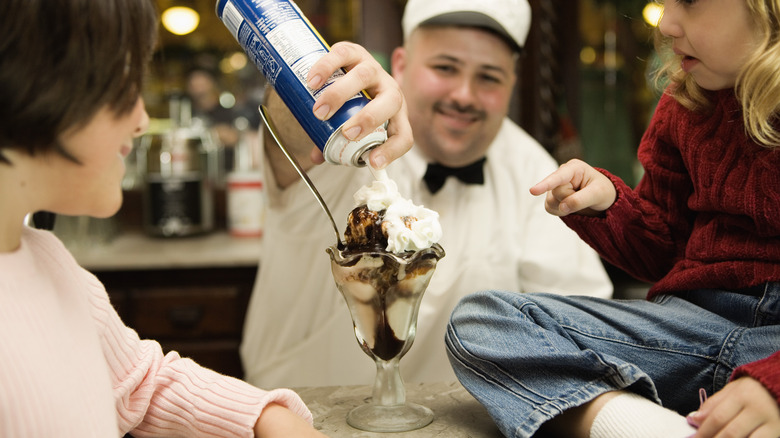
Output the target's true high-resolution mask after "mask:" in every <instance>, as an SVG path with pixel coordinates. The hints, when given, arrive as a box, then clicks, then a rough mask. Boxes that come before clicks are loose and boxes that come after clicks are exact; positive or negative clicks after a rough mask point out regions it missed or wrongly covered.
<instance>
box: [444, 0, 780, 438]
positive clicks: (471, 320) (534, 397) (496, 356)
mask: <svg viewBox="0 0 780 438" xmlns="http://www.w3.org/2000/svg"><path fill="white" fill-rule="evenodd" d="M778 22H780V2H778V1H763V0H698V1H696V0H694V1H669V2H666V5H665V12H664V15H663V17H662V19H661V22H660V25H659V31H660V33H661V34H662V35H663V37H664V38H662V39H661V40H659V42H660V44H659V52H661V53H664V52H665V53H668V54H670V55H671V56H670V57H669V58H670V61H669V62H668V63H667V65H666V66H665V68H664V69H663V70H662V72H661V73H662V76H663V77H665V78H668V79H669V86H668V88H667V91H666V93H665V95H664V96H663V97H662V99H661V101H660V103H659V105H658V108H657V110H656V113H655V115H654V117H653V120H652V121H651V124H650V126H649V128H648V130H647V132H646V133H645V135H644V137H643V139H642V143H641V145H640V148H639V159H640V162H641V163H642V165H643V166H644V169H645V176H644V177H643V179H642V181H641V182H640V184H639V185H638V186H637V188H636V190H631V189H630V188H629V187H628V186H626V184H625V183H623V182H622V181H621V180H620V179H618V178H617V177H615V176H614V175H611V174H610V173H609V172H607V171H605V170H600V169H594V168H592V167H590V166H588V165H587V164H585V163H584V162H582V161H578V160H574V161H571V162H569V163H566V164H564V165H563V166H561V167H560V168H559V169H558V170H557V171H556V172H554V173H553V174H551V175H550V176H548V177H547V178H545V179H544V180H542V181H541V182H540V183H538V184H537V185H536V186H534V187H533V188H532V189H531V193H533V194H534V195H541V194H544V193H546V194H547V195H546V202H545V208H546V209H547V211H548V212H550V213H551V214H554V215H558V216H562V217H564V218H563V220H564V221H565V222H566V223H567V224H568V225H569V226H570V227H571V228H573V229H574V230H575V231H577V232H578V234H579V235H580V236H581V237H582V238H583V239H584V240H586V241H587V242H588V243H589V244H590V245H591V246H593V247H594V248H595V249H596V250H598V251H599V253H600V254H601V255H602V256H603V257H604V258H605V259H606V260H608V261H610V262H611V263H613V264H615V265H617V266H620V267H622V268H623V269H625V270H626V271H627V272H629V273H631V274H633V275H634V276H636V277H637V278H640V279H643V280H645V281H650V282H653V283H654V285H653V286H652V288H651V289H650V292H649V294H648V296H647V300H635V301H608V300H599V299H592V298H587V297H559V296H552V295H547V294H525V295H520V294H513V293H506V292H497V291H490V292H481V293H477V294H474V295H472V296H470V297H468V298H466V299H464V300H463V301H462V302H461V303H460V304H459V306H458V307H457V308H456V309H455V311H454V312H453V315H452V318H451V323H450V325H449V327H448V332H447V337H446V343H447V348H448V352H449V354H450V360H451V363H452V365H453V367H454V369H455V372H456V374H457V375H458V378H459V379H460V380H461V382H462V383H463V385H464V386H465V387H466V388H468V389H469V391H470V392H471V393H472V394H474V396H475V397H476V398H477V399H479V400H480V401H481V402H482V403H483V404H484V405H485V406H486V407H487V409H488V410H489V412H490V413H491V415H492V416H493V418H494V419H495V420H496V422H497V424H498V425H499V427H500V428H501V430H502V431H503V432H504V434H506V435H507V436H512V437H528V436H531V435H533V434H534V433H535V432H536V431H538V430H540V429H541V430H542V431H544V432H546V433H549V434H552V435H557V436H566V437H591V438H605V437H632V438H637V437H648V438H649V437H659V438H660V437H665V438H669V437H687V436H695V437H715V436H717V437H722V436H729V437H766V438H777V437H779V436H780V131H779V130H778V117H780V81H778V73H777V72H778V69H780V26H778ZM700 388H701V391H698V390H699V389H700ZM706 394H710V395H711V397H709V399H707V397H706ZM662 406H663V407H662ZM691 411H696V412H693V413H691V414H690V415H688V416H687V418H686V417H683V415H686V414H688V413H690V412H691ZM681 414H682V415H681Z"/></svg>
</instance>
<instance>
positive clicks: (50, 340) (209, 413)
mask: <svg viewBox="0 0 780 438" xmlns="http://www.w3.org/2000/svg"><path fill="white" fill-rule="evenodd" d="M270 402H275V403H279V404H281V405H284V406H287V407H289V408H290V409H292V410H293V411H295V412H297V413H298V414H299V415H301V416H302V417H303V418H305V419H307V420H308V421H309V422H311V414H310V412H309V410H308V409H307V408H306V406H305V405H304V404H303V402H302V401H301V399H300V398H299V397H298V396H297V395H296V394H295V393H294V392H292V391H289V390H285V389H278V390H273V391H270V392H267V391H263V390H260V389H257V388H255V387H253V386H251V385H249V384H247V383H245V382H242V381H240V380H238V379H234V378H230V377H226V376H223V375H220V374H218V373H215V372H213V371H210V370H207V369H205V368H201V367H199V366H198V365H196V364H195V363H194V362H193V361H191V360H189V359H183V358H180V357H179V356H178V354H176V353H174V352H171V353H169V354H167V355H163V353H162V350H161V348H160V346H159V344H157V343H156V342H154V341H150V340H140V339H139V338H138V336H137V334H136V333H135V332H134V331H133V330H131V329H130V328H128V327H126V326H125V325H124V324H123V323H122V322H121V321H120V319H119V317H118V316H117V314H116V312H115V311H114V309H113V307H112V306H111V304H110V303H109V301H108V296H107V294H106V291H105V289H104V287H103V286H102V285H101V284H100V282H99V281H98V280H97V279H96V278H95V277H94V276H93V275H91V274H90V273H89V272H87V271H85V270H83V269H82V268H80V267H79V266H78V264H77V263H76V261H75V260H74V259H73V258H72V257H71V255H70V254H69V253H68V252H67V250H66V249H65V247H64V246H63V245H62V244H61V243H60V241H59V240H58V239H57V238H56V237H55V236H54V235H52V234H51V233H49V232H45V231H39V230H32V229H29V228H25V230H24V232H23V235H22V244H21V247H20V248H19V249H18V250H16V251H14V252H12V253H2V254H0V436H3V437H46V438H49V437H54V436H56V437H74V438H86V437H100V438H105V437H110V436H122V435H123V434H125V433H126V432H129V431H132V433H133V435H134V436H136V437H146V436H165V437H172V436H204V437H205V436H219V437H234V436H235V437H251V436H253V432H252V427H253V426H254V424H255V422H256V421H257V418H258V417H259V415H260V412H261V411H262V409H263V408H264V407H265V406H266V405H267V404H268V403H270Z"/></svg>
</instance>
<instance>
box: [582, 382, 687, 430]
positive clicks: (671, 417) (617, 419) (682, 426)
mask: <svg viewBox="0 0 780 438" xmlns="http://www.w3.org/2000/svg"><path fill="white" fill-rule="evenodd" d="M694 433H696V429H694V428H693V427H691V426H690V425H689V424H688V421H687V420H686V419H685V417H683V416H682V415H680V414H678V413H677V412H674V411H672V410H670V409H666V408H664V407H662V406H660V405H657V404H655V403H654V402H652V401H650V400H648V399H646V398H644V397H642V396H639V395H636V394H633V393H626V394H621V395H618V396H617V397H615V398H613V399H612V400H610V401H608V402H607V404H605V405H604V407H602V408H601V410H600V411H599V412H598V414H596V418H595V419H594V420H593V425H592V426H591V428H590V438H626V437H631V438H684V437H689V436H691V435H693V434H694Z"/></svg>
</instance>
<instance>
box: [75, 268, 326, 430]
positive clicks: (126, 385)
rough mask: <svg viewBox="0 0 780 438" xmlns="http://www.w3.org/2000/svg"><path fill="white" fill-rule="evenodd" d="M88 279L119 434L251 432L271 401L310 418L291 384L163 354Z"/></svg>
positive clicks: (97, 284)
mask: <svg viewBox="0 0 780 438" xmlns="http://www.w3.org/2000/svg"><path fill="white" fill-rule="evenodd" d="M89 283H90V301H91V303H92V306H93V309H94V311H93V315H94V318H95V321H96V324H97V326H98V330H99V332H100V336H101V344H102V346H103V351H104V355H105V359H106V363H107V365H108V367H109V369H110V375H111V377H112V380H113V384H114V388H113V389H114V400H115V402H116V409H117V415H118V420H119V427H120V431H121V433H126V432H130V431H132V433H133V435H134V436H136V437H145V436H180V435H187V436H190V435H191V436H204V437H207V436H208V437H210V436H214V437H216V436H219V437H252V436H254V433H253V430H252V429H253V427H254V425H255V423H256V422H257V419H258V418H259V416H260V414H261V412H262V411H263V408H264V407H265V406H266V405H268V404H269V403H276V404H280V405H283V406H285V407H287V408H288V409H290V410H292V411H293V412H295V413H297V414H298V415H300V416H301V417H302V418H304V419H305V420H307V421H308V422H309V423H311V422H312V416H311V413H310V412H309V410H308V408H307V407H306V406H305V405H304V403H303V401H302V400H301V399H300V397H298V395H297V394H295V393H294V392H293V391H291V390H289V389H276V390H273V391H264V390H261V389H258V388H256V387H254V386H252V385H249V384H248V383H246V382H243V381H241V380H239V379H235V378H232V377H228V376H224V375H221V374H219V373H216V372H214V371H212V370H209V369H206V368H203V367H201V366H199V365H197V364H196V363H195V362H193V361H192V360H190V359H186V358H181V357H180V356H179V355H178V353H176V352H170V353H168V354H167V355H163V352H162V349H161V347H160V345H159V344H158V343H157V342H155V341H151V340H141V339H139V337H138V335H137V334H136V332H135V331H133V330H132V329H130V328H128V327H127V326H125V325H124V324H123V323H122V321H121V320H120V318H119V316H118V315H117V313H116V312H115V311H114V308H113V307H112V306H111V304H110V303H109V301H108V296H107V294H106V292H105V289H104V287H103V285H102V284H101V283H100V282H99V281H98V280H97V279H96V278H94V277H93V276H90V279H89Z"/></svg>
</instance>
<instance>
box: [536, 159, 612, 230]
mask: <svg viewBox="0 0 780 438" xmlns="http://www.w3.org/2000/svg"><path fill="white" fill-rule="evenodd" d="M545 192H547V198H546V199H545V202H544V208H545V209H546V210H547V212H548V213H550V214H553V215H555V216H566V215H568V214H570V213H579V214H584V215H588V216H597V215H599V214H600V213H601V212H602V211H604V210H606V209H607V208H609V206H610V205H612V203H614V202H615V198H616V197H617V191H616V190H615V186H614V185H613V184H612V181H610V180H609V178H607V177H606V176H604V174H602V173H601V172H599V171H598V170H596V169H594V168H592V167H590V166H589V165H588V164H586V163H585V162H583V161H580V160H571V161H569V162H568V163H566V164H563V165H562V166H561V167H559V168H558V170H556V171H555V172H553V173H552V174H550V175H549V176H548V177H547V178H545V179H543V180H542V181H541V182H539V183H537V184H536V185H535V186H533V187H531V194H532V195H534V196H538V195H541V194H542V193H545Z"/></svg>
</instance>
